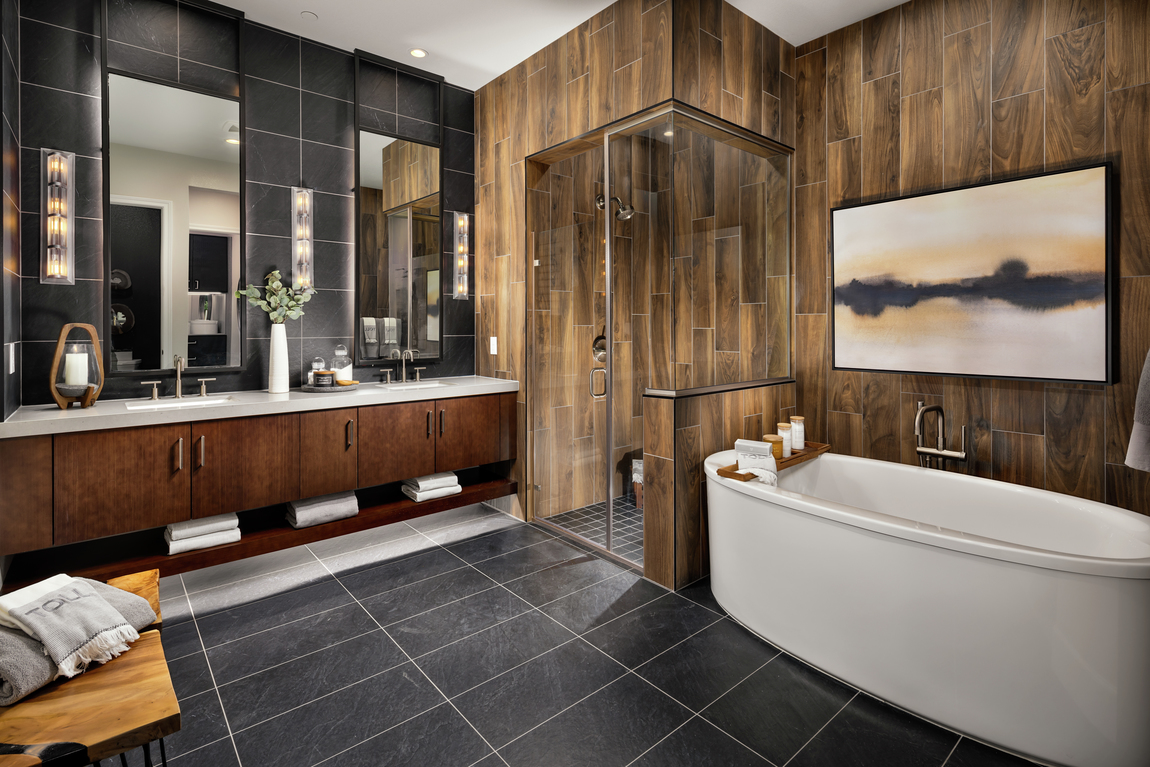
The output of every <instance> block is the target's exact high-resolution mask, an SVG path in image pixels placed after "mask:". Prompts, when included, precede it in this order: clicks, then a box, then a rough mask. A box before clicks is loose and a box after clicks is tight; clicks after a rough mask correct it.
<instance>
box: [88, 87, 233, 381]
mask: <svg viewBox="0 0 1150 767" xmlns="http://www.w3.org/2000/svg"><path fill="white" fill-rule="evenodd" d="M108 94H109V105H108V112H109V114H108V142H107V144H108V152H109V163H108V165H109V184H110V187H111V196H110V200H109V201H110V203H111V205H110V215H109V219H108V227H107V231H106V236H107V237H108V238H109V241H110V247H109V252H110V269H111V286H110V287H111V291H110V292H111V304H112V305H111V307H110V310H111V315H112V343H111V349H110V358H111V359H110V365H109V369H110V370H113V371H132V370H157V369H169V368H172V367H173V360H174V358H175V356H176V355H179V356H180V357H183V358H184V359H185V360H186V361H187V365H188V367H231V366H238V365H240V364H241V354H242V348H241V334H240V306H239V301H238V300H237V299H235V298H233V297H232V295H231V293H232V291H234V290H235V289H236V287H237V286H238V285H240V284H243V281H244V275H243V271H242V268H241V258H240V253H241V251H240V147H239V130H238V126H239V103H238V102H235V101H229V100H227V99H221V98H214V97H212V96H205V95H202V94H199V93H193V92H191V91H185V90H181V89H179V88H172V87H168V86H163V85H157V84H155V83H149V82H144V81H142V80H135V79H132V78H129V77H122V76H120V75H109V77H108Z"/></svg>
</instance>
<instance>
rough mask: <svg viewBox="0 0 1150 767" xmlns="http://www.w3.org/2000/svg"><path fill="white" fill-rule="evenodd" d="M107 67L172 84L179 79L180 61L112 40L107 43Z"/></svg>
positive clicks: (164, 54) (166, 55)
mask: <svg viewBox="0 0 1150 767" xmlns="http://www.w3.org/2000/svg"><path fill="white" fill-rule="evenodd" d="M108 66H109V67H111V68H112V69H119V70H122V71H124V72H132V73H134V74H137V75H147V76H149V77H156V78H159V79H161V80H168V81H169V82H173V83H174V82H177V81H179V79H180V60H179V59H177V58H176V57H175V56H170V55H168V54H166V53H157V52H156V51H149V50H147V49H145V48H137V47H135V46H133V45H124V44H123V43H117V42H115V41H114V40H109V41H108Z"/></svg>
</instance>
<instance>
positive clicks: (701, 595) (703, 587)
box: [675, 575, 727, 615]
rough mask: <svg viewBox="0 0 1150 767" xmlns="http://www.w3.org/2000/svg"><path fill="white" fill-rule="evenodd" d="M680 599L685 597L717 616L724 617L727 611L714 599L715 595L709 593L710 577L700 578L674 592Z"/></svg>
mask: <svg viewBox="0 0 1150 767" xmlns="http://www.w3.org/2000/svg"><path fill="white" fill-rule="evenodd" d="M675 593H676V594H678V595H679V596H681V597H686V598H687V599H689V600H691V601H692V602H694V603H696V604H700V605H702V606H703V607H705V608H707V609H708V610H714V611H715V612H717V613H718V614H719V615H726V614H727V611H726V610H724V609H723V608H722V606H721V605H720V604H719V603H718V601H717V600H716V599H715V595H714V594H712V593H711V576H709V575H708V576H707V577H706V578H702V579H700V580H697V581H695V582H694V583H692V584H691V585H690V586H687V587H686V588H685V589H679V590H678V591H676V592H675Z"/></svg>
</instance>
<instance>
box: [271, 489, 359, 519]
mask: <svg viewBox="0 0 1150 767" xmlns="http://www.w3.org/2000/svg"><path fill="white" fill-rule="evenodd" d="M358 513H359V500H358V499H356V497H355V493H353V492H348V493H333V494H332V495H321V496H318V497H316V498H306V499H304V500H302V501H292V502H291V503H289V504H288V513H287V521H288V524H290V525H291V526H292V527H295V528H300V527H313V526H315V525H322V524H323V523H324V522H334V521H335V520H337V519H347V518H348V517H354V516H355V515H356V514H358Z"/></svg>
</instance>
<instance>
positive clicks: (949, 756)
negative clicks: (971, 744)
mask: <svg viewBox="0 0 1150 767" xmlns="http://www.w3.org/2000/svg"><path fill="white" fill-rule="evenodd" d="M962 738H963V736H962V735H959V736H958V740H956V741H955V742H954V748H952V749H950V753H949V754H947V755H946V758H945V759H943V760H942V764H941V765H939V767H946V765H947V764H948V763H949V762H950V758H951V757H952V756H954V752H955V751H957V750H958V744H959V743H961V742H962Z"/></svg>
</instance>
